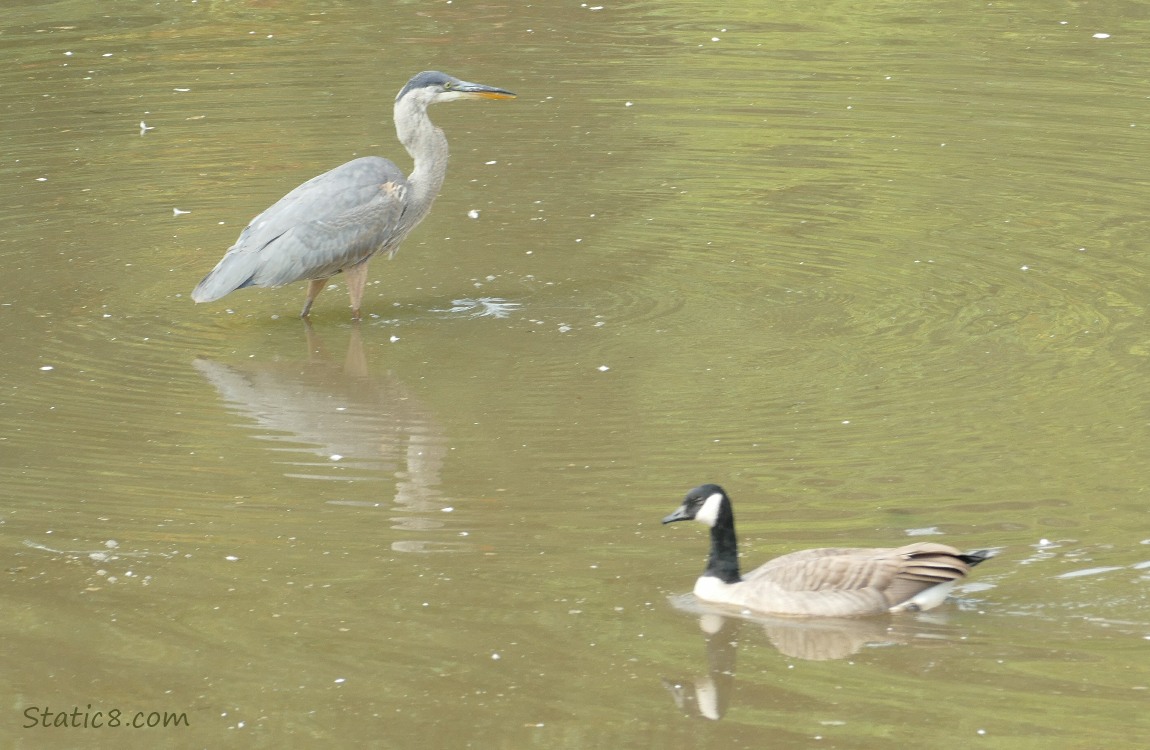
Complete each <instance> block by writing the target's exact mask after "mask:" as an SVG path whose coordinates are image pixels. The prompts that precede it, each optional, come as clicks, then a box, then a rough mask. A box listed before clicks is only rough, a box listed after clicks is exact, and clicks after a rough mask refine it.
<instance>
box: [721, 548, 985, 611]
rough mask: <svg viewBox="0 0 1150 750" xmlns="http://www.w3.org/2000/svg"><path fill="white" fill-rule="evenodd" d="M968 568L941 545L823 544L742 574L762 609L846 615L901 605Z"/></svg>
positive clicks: (960, 576) (954, 554)
mask: <svg viewBox="0 0 1150 750" xmlns="http://www.w3.org/2000/svg"><path fill="white" fill-rule="evenodd" d="M969 570H970V565H969V564H968V563H967V562H966V561H964V560H963V559H962V557H961V553H960V552H959V551H958V550H956V549H954V548H953V547H948V546H946V545H943V544H932V543H920V544H910V545H907V546H905V547H896V548H881V549H868V548H825V549H812V550H803V551H802V552H795V553H792V554H789V555H784V556H782V557H779V558H776V559H774V560H771V561H770V562H768V563H766V564H765V565H762V566H761V567H759V568H756V569H755V570H753V571H751V572H750V573H748V574H747V575H746V576H744V578H743V582H744V584H746V585H747V587H748V589H747V590H748V593H750V592H756V593H757V596H755V597H754V598H755V599H757V600H758V602H759V604H758V606H757V608H759V609H762V610H763V611H788V612H790V613H792V614H823V615H851V614H866V613H871V612H878V611H885V610H889V609H890V608H892V607H896V606H899V605H902V604H905V603H906V602H908V601H909V600H911V599H913V598H914V597H915V596H917V595H918V594H921V593H922V592H924V591H926V590H927V589H929V588H932V587H934V586H938V585H940V584H946V583H950V582H953V581H956V580H958V579H960V578H962V577H963V576H965V575H966V574H967V572H968V571H969Z"/></svg>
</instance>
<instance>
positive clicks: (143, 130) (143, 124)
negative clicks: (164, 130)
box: [140, 120, 156, 135]
mask: <svg viewBox="0 0 1150 750" xmlns="http://www.w3.org/2000/svg"><path fill="white" fill-rule="evenodd" d="M155 129H156V128H155V126H152V125H149V124H148V123H146V122H144V121H143V120H140V135H143V134H144V133H147V132H148V131H149V130H155Z"/></svg>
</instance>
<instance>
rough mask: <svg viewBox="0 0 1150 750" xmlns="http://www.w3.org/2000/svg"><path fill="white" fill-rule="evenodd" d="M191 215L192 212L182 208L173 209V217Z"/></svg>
mask: <svg viewBox="0 0 1150 750" xmlns="http://www.w3.org/2000/svg"><path fill="white" fill-rule="evenodd" d="M190 213H191V211H185V210H184V209H182V208H173V209H172V216H182V215H183V214H190Z"/></svg>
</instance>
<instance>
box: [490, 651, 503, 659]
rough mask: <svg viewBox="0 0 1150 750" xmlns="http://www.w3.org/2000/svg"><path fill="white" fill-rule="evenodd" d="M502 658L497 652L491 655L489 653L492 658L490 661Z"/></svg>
mask: <svg viewBox="0 0 1150 750" xmlns="http://www.w3.org/2000/svg"><path fill="white" fill-rule="evenodd" d="M502 658H503V657H502V656H500V655H499V654H498V653H495V654H492V655H491V659H492V661H499V660H500V659H502Z"/></svg>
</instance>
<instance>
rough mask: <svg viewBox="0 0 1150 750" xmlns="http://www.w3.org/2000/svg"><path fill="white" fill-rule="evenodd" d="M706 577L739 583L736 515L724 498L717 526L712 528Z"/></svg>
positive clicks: (716, 521)
mask: <svg viewBox="0 0 1150 750" xmlns="http://www.w3.org/2000/svg"><path fill="white" fill-rule="evenodd" d="M703 575H705V576H714V577H715V578H718V579H719V580H720V581H722V582H723V583H738V582H739V581H741V580H742V578H741V577H740V576H739V543H738V541H737V540H736V538H735V514H734V513H732V512H731V504H730V501H729V500H726V498H724V501H723V504H722V507H720V508H719V515H718V517H717V518H716V519H715V525H714V526H712V527H711V554H710V556H709V557H708V558H707V569H706V570H704V571H703Z"/></svg>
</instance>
